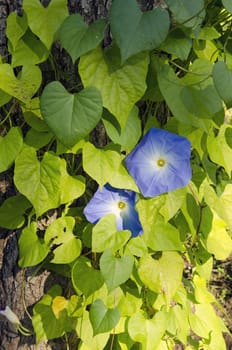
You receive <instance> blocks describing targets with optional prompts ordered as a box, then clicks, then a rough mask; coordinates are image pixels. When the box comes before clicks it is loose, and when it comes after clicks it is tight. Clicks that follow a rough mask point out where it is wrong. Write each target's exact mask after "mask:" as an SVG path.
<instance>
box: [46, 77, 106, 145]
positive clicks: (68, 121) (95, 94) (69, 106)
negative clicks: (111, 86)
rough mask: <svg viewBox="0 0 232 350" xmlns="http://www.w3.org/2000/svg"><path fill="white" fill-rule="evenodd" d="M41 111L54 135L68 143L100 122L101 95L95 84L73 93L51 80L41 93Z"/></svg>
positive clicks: (80, 137) (71, 142)
mask: <svg viewBox="0 0 232 350" xmlns="http://www.w3.org/2000/svg"><path fill="white" fill-rule="evenodd" d="M41 112H42V114H43V116H44V119H45V121H46V122H47V124H48V125H49V127H50V128H51V130H52V131H53V132H54V134H55V135H56V137H57V139H58V140H59V141H60V142H61V143H63V144H64V145H65V146H67V147H71V146H73V145H74V144H75V143H77V142H78V141H79V140H81V139H82V138H84V137H85V136H86V135H88V134H89V132H90V131H92V130H93V128H94V127H95V126H96V125H97V123H98V122H99V120H100V118H101V113H102V100H101V95H100V92H99V91H98V90H97V89H96V88H94V87H89V88H86V89H84V90H82V91H81V92H79V93H77V94H74V95H73V94H70V93H69V92H68V91H67V90H66V89H65V88H64V87H63V85H62V84H61V83H59V82H52V83H50V84H48V85H47V86H46V87H45V89H44V91H43V94H42V96H41Z"/></svg>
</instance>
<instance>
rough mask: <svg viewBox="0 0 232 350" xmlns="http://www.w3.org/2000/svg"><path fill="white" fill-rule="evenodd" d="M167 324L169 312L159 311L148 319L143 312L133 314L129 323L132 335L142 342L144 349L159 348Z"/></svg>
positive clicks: (135, 339)
mask: <svg viewBox="0 0 232 350" xmlns="http://www.w3.org/2000/svg"><path fill="white" fill-rule="evenodd" d="M166 326H167V314H166V312H165V311H158V312H157V313H156V314H155V316H153V317H152V318H151V319H147V318H146V317H145V315H144V314H143V313H142V312H137V313H135V314H134V315H133V316H131V318H130V320H129V323H128V332H129V335H130V337H131V338H132V339H133V340H134V341H137V342H139V343H141V345H142V347H141V349H142V350H148V349H149V350H151V349H157V348H158V345H159V343H160V341H161V338H162V337H163V335H164V332H165V330H166Z"/></svg>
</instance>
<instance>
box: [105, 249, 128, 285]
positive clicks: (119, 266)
mask: <svg viewBox="0 0 232 350" xmlns="http://www.w3.org/2000/svg"><path fill="white" fill-rule="evenodd" d="M133 264H134V260H133V258H132V256H129V255H126V256H123V257H122V258H116V257H115V256H114V255H113V254H112V253H111V251H109V250H106V251H105V252H104V253H103V254H102V256H101V259H100V269H101V273H102V275H103V277H104V279H105V282H106V285H107V287H108V289H109V290H110V291H111V290H113V289H114V288H116V287H118V286H119V285H120V284H122V283H124V282H126V281H127V280H128V279H129V277H130V275H131V272H132V268H133Z"/></svg>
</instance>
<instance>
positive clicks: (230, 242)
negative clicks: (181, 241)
mask: <svg viewBox="0 0 232 350" xmlns="http://www.w3.org/2000/svg"><path fill="white" fill-rule="evenodd" d="M206 246H207V250H208V251H209V252H210V253H211V254H214V256H215V258H216V259H218V260H225V259H226V258H228V257H229V255H230V254H231V252H232V238H231V237H230V235H229V234H228V232H227V224H226V223H225V222H224V221H223V220H222V219H220V218H219V217H218V216H217V214H214V217H213V221H212V228H211V230H210V232H209V234H208V236H207V239H206Z"/></svg>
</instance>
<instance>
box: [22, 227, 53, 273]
mask: <svg viewBox="0 0 232 350" xmlns="http://www.w3.org/2000/svg"><path fill="white" fill-rule="evenodd" d="M48 252H49V247H48V246H47V244H45V242H44V241H43V239H41V238H39V236H38V235H37V233H36V223H35V222H32V223H31V225H30V226H28V227H26V228H24V229H23V231H22V233H21V235H20V238H19V266H21V267H28V266H34V265H37V264H39V263H40V262H41V261H43V260H44V259H45V258H46V256H47V254H48Z"/></svg>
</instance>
